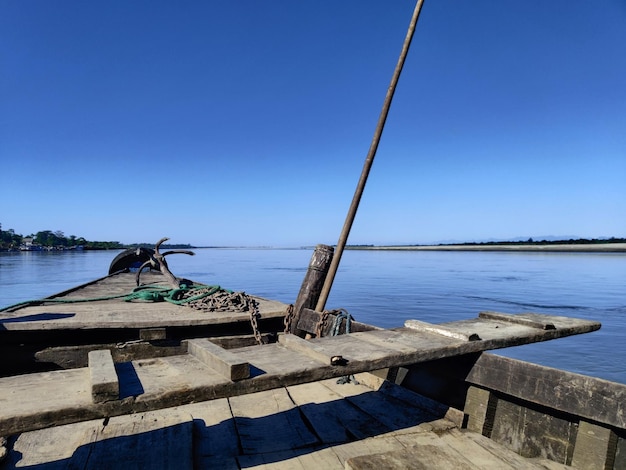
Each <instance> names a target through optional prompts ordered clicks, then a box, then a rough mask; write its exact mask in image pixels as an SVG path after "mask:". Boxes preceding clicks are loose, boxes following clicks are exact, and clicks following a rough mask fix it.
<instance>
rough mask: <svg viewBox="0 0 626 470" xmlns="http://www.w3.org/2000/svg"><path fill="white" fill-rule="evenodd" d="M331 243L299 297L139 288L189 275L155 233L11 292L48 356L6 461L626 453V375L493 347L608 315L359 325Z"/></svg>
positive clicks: (1, 407) (464, 462)
mask: <svg viewBox="0 0 626 470" xmlns="http://www.w3.org/2000/svg"><path fill="white" fill-rule="evenodd" d="M420 5H421V1H420V2H418V6H417V7H416V11H415V14H414V20H413V21H412V26H411V28H414V26H415V22H416V21H417V15H418V14H419V7H420ZM404 50H408V46H407V47H405V48H404ZM402 60H403V59H402ZM400 68H401V67H400ZM398 74H399V71H398V73H396V74H394V79H393V80H392V85H393V86H392V87H390V89H393V88H394V87H395V84H393V82H394V81H397V75H398ZM388 97H389V96H388ZM389 103H390V98H389V99H386V101H385V105H384V111H383V113H382V114H381V119H382V121H383V122H384V117H385V116H386V112H387V110H388V107H389ZM380 130H381V129H380ZM377 134H378V135H380V132H379V129H377ZM376 146H377V142H375V143H374V144H373V145H372V148H371V152H372V151H373V152H375V148H376ZM372 159H373V153H370V154H368V158H367V160H366V167H364V174H366V173H367V172H369V167H370V166H371V161H372ZM362 181H364V179H363V178H362ZM363 184H364V183H363ZM359 191H362V185H361V182H360V183H359V188H358V190H357V193H358V192H359ZM359 198H360V194H356V195H355V200H354V201H356V202H357V203H358V199H359ZM353 206H354V204H353ZM355 212H356V207H351V209H350V213H349V216H348V219H352V218H353V217H354V213H355ZM347 222H350V223H351V221H347ZM347 226H349V223H347ZM346 239H347V232H346V231H344V233H342V235H341V237H340V240H339V243H338V244H337V247H338V248H343V246H345V242H346ZM318 248H319V247H318ZM327 248H328V247H327ZM329 251H330V250H325V249H320V250H319V251H318V250H316V252H315V253H314V255H313V258H312V260H311V264H310V266H309V271H308V272H307V275H306V277H305V279H304V281H303V284H302V288H301V290H300V294H299V295H298V298H297V299H296V302H295V303H294V306H293V309H292V308H289V306H287V305H285V304H281V303H279V302H272V301H269V300H266V299H260V298H253V302H252V303H248V305H249V306H252V307H249V309H248V311H242V312H237V313H224V312H221V313H215V312H211V313H210V314H209V313H207V312H204V311H203V312H201V313H199V312H190V311H189V310H188V307H187V306H184V305H180V304H175V303H174V304H168V303H149V304H141V303H130V304H128V303H125V302H124V300H123V299H124V297H125V296H126V295H128V292H129V290H130V289H132V288H133V287H134V286H135V285H136V280H137V275H136V274H133V273H130V272H124V271H125V268H130V267H131V266H130V264H135V263H138V267H139V268H141V267H142V266H144V265H146V263H148V264H149V265H150V266H151V267H153V268H158V271H159V272H158V273H157V272H153V273H146V274H141V276H142V279H143V282H147V284H148V285H150V286H152V287H155V288H160V287H162V286H163V285H165V284H167V285H169V286H170V288H173V289H174V290H177V291H178V290H180V289H181V288H182V285H183V284H184V285H185V286H186V287H189V283H190V281H187V280H181V279H178V278H176V277H174V276H173V275H172V274H171V273H169V270H167V269H163V268H164V267H166V263H164V259H163V258H160V257H159V253H158V244H157V249H156V250H155V251H154V252H152V253H150V252H141V251H140V252H137V254H136V258H137V259H133V256H130V255H129V254H128V253H126V255H124V256H123V257H122V260H120V259H118V260H117V261H116V263H117V262H120V263H121V264H122V268H124V269H122V270H121V271H120V270H118V269H117V268H118V267H119V266H117V264H116V263H114V265H115V268H113V267H112V271H115V272H112V273H110V274H109V276H107V277H105V278H103V279H99V280H97V281H94V282H93V283H90V284H87V285H84V286H80V287H79V288H77V289H73V290H71V291H68V292H64V293H61V294H58V295H56V296H53V297H52V298H49V299H46V301H47V303H44V304H43V305H29V306H22V307H20V308H17V309H11V310H12V311H11V312H9V314H8V315H7V316H5V317H4V319H3V320H2V322H0V333H1V336H0V340H1V343H0V344H3V346H2V347H3V348H5V349H2V352H3V353H5V357H11V358H13V356H9V354H14V356H15V357H30V356H32V357H34V358H36V359H38V360H40V361H45V362H46V364H45V367H46V370H45V371H41V372H37V373H31V374H23V372H24V369H20V367H22V365H18V366H15V367H14V369H11V368H9V369H5V370H3V374H4V375H6V376H5V377H2V378H0V436H6V437H7V439H6V443H5V444H4V445H0V457H3V458H4V461H3V462H2V463H0V468H7V469H8V468H18V467H19V468H23V467H27V468H28V467H31V468H35V467H36V468H85V469H88V468H176V469H180V468H227V469H228V468H233V469H242V468H268V469H270V468H271V469H278V468H289V469H291V468H305V469H306V468H316V469H317V468H325V469H334V468H336V469H344V468H348V469H372V468H379V469H406V468H415V469H427V468H437V469H441V468H445V469H448V468H459V469H481V470H482V469H498V470H500V469H507V468H508V469H544V470H545V469H563V468H572V467H573V468H583V469H614V470H617V469H623V468H626V410H625V407H626V399H625V398H626V385H623V384H616V383H611V382H607V381H603V380H599V379H594V378H591V377H585V376H580V375H576V374H571V373H567V372H564V371H559V370H555V369H549V368H545V367H541V366H537V365H533V364H530V363H526V362H522V361H516V360H511V359H504V358H499V357H497V356H493V355H490V354H489V353H486V352H485V351H487V350H491V349H498V348H504V347H507V346H514V345H519V344H526V343H531V342H537V341H545V340H552V339H557V338H560V337H563V336H568V335H573V334H581V333H587V332H591V331H594V330H597V329H598V328H600V324H599V323H597V322H591V321H586V320H577V319H571V318H565V317H556V316H546V315H539V314H534V313H532V314H529V313H522V314H515V315H510V314H503V313H496V312H481V313H479V315H478V317H477V318H473V319H469V320H466V321H460V322H452V323H447V324H441V325H432V324H425V323H423V322H419V321H417V320H407V322H406V323H405V325H404V327H401V328H394V329H390V330H383V329H379V328H375V327H373V326H369V325H364V324H359V323H356V322H353V321H351V319H350V317H349V316H348V315H344V314H343V313H344V312H341V311H330V312H329V311H326V310H324V309H323V308H318V306H319V305H320V304H324V303H325V301H322V302H320V301H319V299H320V298H322V299H323V298H324V296H325V295H326V294H327V293H325V292H324V291H325V290H326V286H327V284H328V282H329V281H328V280H329V279H330V283H332V277H333V276H334V272H333V269H332V266H333V264H331V265H330V266H331V267H330V268H328V264H327V263H326V262H322V261H324V260H328V258H332V262H333V263H335V267H336V263H338V259H339V258H340V256H339V257H337V256H335V257H329V256H327V255H328V252H329ZM124 258H126V261H124ZM129 260H130V261H132V263H130V264H129V265H128V266H124V264H125V263H126V262H127V261H129ZM146 266H147V265H146ZM138 272H140V273H141V269H139V271H138ZM183 281H185V282H183ZM320 281H321V282H320ZM172 283H173V284H174V286H172ZM192 284H193V283H192ZM320 284H321V285H320ZM103 290H104V291H106V292H107V299H106V300H93V299H94V298H95V297H101V295H102V291H103ZM183 290H185V289H183ZM176 295H178V294H176ZM86 296H87V297H88V298H91V299H92V300H91V301H90V302H76V301H77V300H84V298H85V297H86ZM113 296H118V297H116V298H112V297H113ZM109 297H111V298H109ZM176 299H178V297H175V298H174V300H176ZM58 301H63V302H64V303H59V302H58ZM214 313H215V315H214ZM283 322H284V325H285V328H284V331H283V328H282V324H283ZM248 323H250V324H251V325H252V326H251V327H248ZM244 325H245V326H244ZM248 328H249V329H248ZM246 329H248V331H244V330H246ZM246 332H247V333H248V334H247V335H243V336H242V333H246ZM262 333H265V335H264V336H263V335H262ZM281 333H282V334H281ZM51 338H54V339H51ZM246 341H251V342H252V343H260V344H254V345H249V344H248V345H246V344H247V343H246ZM5 344H6V346H5ZM11 348H13V349H11ZM50 369H55V370H50ZM16 373H17V375H15V374H16ZM3 454H4V455H3ZM570 466H571V467H570Z"/></svg>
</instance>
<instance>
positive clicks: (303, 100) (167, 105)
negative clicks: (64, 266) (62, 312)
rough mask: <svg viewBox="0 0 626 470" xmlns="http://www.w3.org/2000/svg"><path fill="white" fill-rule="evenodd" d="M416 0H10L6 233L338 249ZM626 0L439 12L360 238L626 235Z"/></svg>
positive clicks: (393, 116) (396, 121)
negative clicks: (58, 232) (333, 246)
mask: <svg viewBox="0 0 626 470" xmlns="http://www.w3.org/2000/svg"><path fill="white" fill-rule="evenodd" d="M414 6H415V4H414V2H413V1H409V0H394V1H389V0H376V1H373V0H345V1H330V0H322V1H320V0H316V1H305V0H300V1H287V0H283V1H278V0H276V1H274V0H273V1H266V2H261V1H258V0H242V1H232V0H220V1H180V2H179V1H177V2H174V1H167V2H166V1H155V0H150V1H148V0H134V1H125V0H123V1H122V0H117V1H116V0H113V1H107V2H85V1H78V0H76V1H73V0H59V1H54V2H53V1H49V0H28V1H24V0H0V61H1V62H0V93H1V97H0V172H1V173H0V195H1V197H2V206H1V207H2V209H1V210H0V223H2V228H3V229H4V230H7V229H10V228H12V229H14V230H15V231H16V232H17V233H21V234H23V235H28V234H30V233H34V232H37V231H40V230H53V231H56V230H61V231H63V232H64V233H65V235H66V236H69V235H76V236H82V237H85V238H87V239H89V240H117V241H121V242H125V243H132V242H138V241H156V240H158V239H159V238H161V237H162V236H168V237H170V238H171V241H172V242H178V243H192V244H196V245H231V246H239V245H272V246H300V245H310V244H316V243H327V244H334V243H336V241H337V239H338V236H339V232H340V230H341V227H342V225H343V221H344V218H345V214H346V212H347V209H348V207H349V204H350V201H351V200H352V194H353V192H354V189H355V187H356V183H357V181H358V178H359V174H360V172H361V168H362V166H363V161H364V159H365V156H366V154H367V150H368V148H369V145H370V142H371V139H372V135H373V131H374V128H375V125H376V122H377V119H378V115H379V113H380V109H381V105H382V102H383V99H384V96H385V92H386V90H387V87H388V85H389V81H390V78H391V74H392V71H393V68H394V67H395V63H396V60H397V58H398V55H399V53H400V48H401V45H402V42H403V40H404V36H405V34H406V28H407V26H408V23H409V20H410V17H411V14H412V11H413V8H414ZM625 202H626V2H624V1H623V0H601V1H597V2H589V1H587V0H551V1H544V0H525V1H512V0H497V1H496V0H488V1H487V0H477V1H471V2H469V1H461V0H449V1H433V0H430V1H429V0H426V2H425V5H424V8H423V10H422V15H421V17H420V21H419V23H418V26H417V31H416V34H415V38H414V41H413V45H412V47H411V50H410V53H409V57H408V60H407V63H406V66H405V69H404V72H403V76H402V78H401V80H400V84H399V87H398V90H397V93H396V96H395V100H394V103H393V106H392V108H391V112H390V116H389V119H388V121H387V127H386V129H385V133H384V135H383V138H382V141H381V144H380V147H379V150H378V154H377V157H376V160H375V162H374V165H373V168H372V172H371V174H370V178H369V182H368V185H367V187H366V189H365V193H364V196H363V199H362V202H361V207H360V209H359V213H358V214H357V217H356V221H355V224H354V227H353V229H352V233H351V235H350V238H349V240H348V243H355V244H365V243H374V244H412V243H432V242H441V241H450V240H459V241H471V240H485V239H512V238H514V237H520V236H522V237H541V236H547V235H554V236H563V235H564V236H576V237H590V238H595V237H604V236H619V237H624V236H626V209H625V207H626V205H625Z"/></svg>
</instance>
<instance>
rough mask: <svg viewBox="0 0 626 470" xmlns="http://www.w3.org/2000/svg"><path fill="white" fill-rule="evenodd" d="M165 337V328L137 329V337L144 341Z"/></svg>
mask: <svg viewBox="0 0 626 470" xmlns="http://www.w3.org/2000/svg"><path fill="white" fill-rule="evenodd" d="M166 337H167V331H166V329H165V328H144V329H142V330H139V339H141V340H144V341H156V340H160V339H165V338H166Z"/></svg>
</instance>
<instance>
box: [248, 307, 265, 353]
mask: <svg viewBox="0 0 626 470" xmlns="http://www.w3.org/2000/svg"><path fill="white" fill-rule="evenodd" d="M258 317H259V309H258V308H257V306H256V302H253V303H252V308H251V309H250V324H251V325H252V334H254V339H255V340H256V342H257V343H258V344H263V338H262V337H261V333H260V332H259V322H258Z"/></svg>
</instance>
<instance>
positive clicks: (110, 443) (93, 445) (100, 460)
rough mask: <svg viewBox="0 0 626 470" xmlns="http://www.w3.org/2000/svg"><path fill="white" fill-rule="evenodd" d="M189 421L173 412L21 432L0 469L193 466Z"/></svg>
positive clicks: (150, 413)
mask: <svg viewBox="0 0 626 470" xmlns="http://www.w3.org/2000/svg"><path fill="white" fill-rule="evenodd" d="M191 439H192V419H191V416H190V415H189V414H187V413H184V412H180V411H177V410H159V411H156V412H148V413H142V414H137V415H128V416H122V417H118V418H112V419H111V420H108V421H105V420H102V419H99V420H91V421H84V422H80V423H73V424H68V425H65V426H56V427H53V428H47V429H40V430H37V431H32V432H27V433H23V434H20V435H19V436H18V437H17V438H16V440H15V442H14V443H13V446H12V449H11V452H10V454H9V456H8V458H7V461H6V462H4V465H5V466H4V467H3V468H18V467H20V468H21V467H28V468H35V467H37V468H39V467H41V468H55V469H59V470H60V469H66V468H67V469H74V468H82V469H100V468H121V467H124V468H171V469H177V468H192V467H191V464H192V462H191V457H192V455H191V448H192V441H191Z"/></svg>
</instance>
